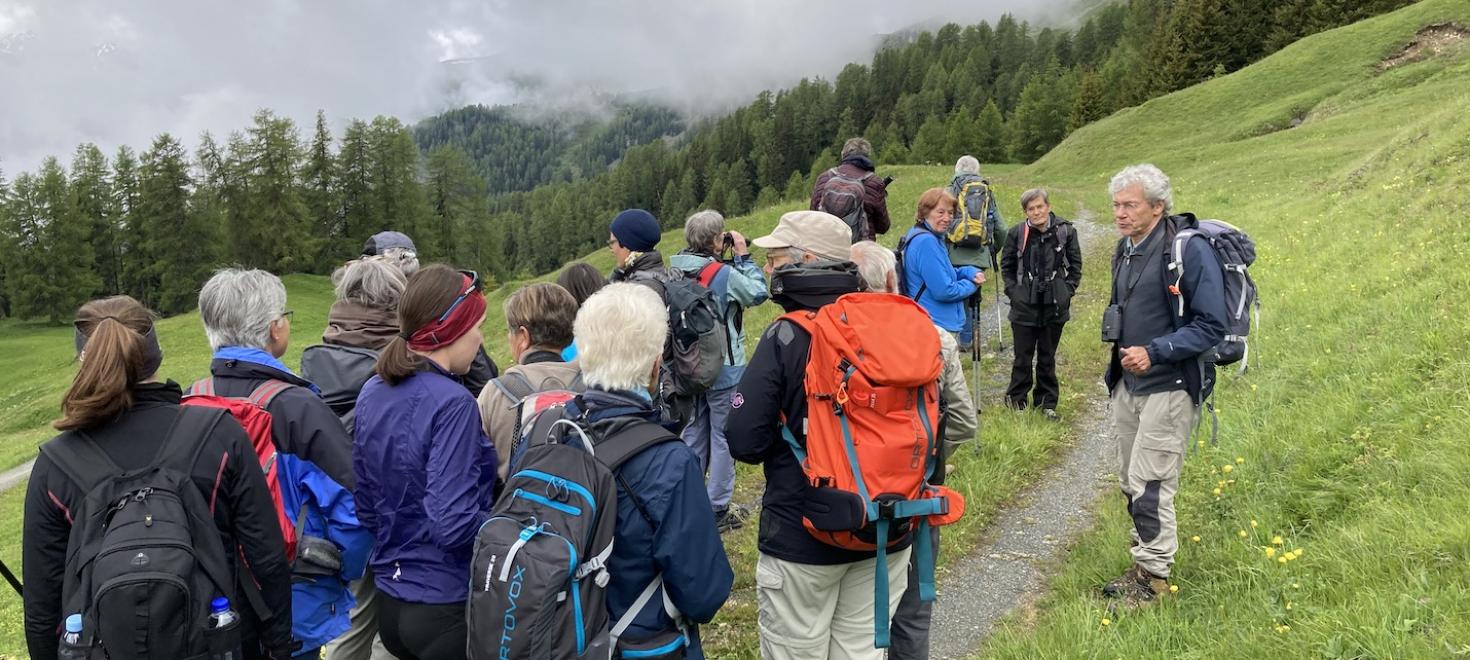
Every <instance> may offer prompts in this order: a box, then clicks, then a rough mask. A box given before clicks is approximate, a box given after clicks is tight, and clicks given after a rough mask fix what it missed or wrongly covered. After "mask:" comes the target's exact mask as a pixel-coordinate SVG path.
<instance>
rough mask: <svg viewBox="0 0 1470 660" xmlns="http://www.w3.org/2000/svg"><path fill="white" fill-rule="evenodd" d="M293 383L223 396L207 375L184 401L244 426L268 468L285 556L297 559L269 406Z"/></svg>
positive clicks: (263, 466)
mask: <svg viewBox="0 0 1470 660" xmlns="http://www.w3.org/2000/svg"><path fill="white" fill-rule="evenodd" d="M291 387H294V385H291V384H290V383H286V382H283V381H279V380H268V381H265V382H264V383H261V384H260V385H259V386H257V387H256V388H255V391H253V392H251V393H250V396H247V397H243V398H242V397H229V396H220V395H218V394H215V392H214V379H213V378H204V379H201V380H199V381H198V382H196V383H194V384H193V385H191V386H190V387H189V389H188V391H186V392H185V393H184V399H183V405H186V406H206V407H209V408H223V409H225V410H228V411H229V413H230V415H231V416H232V417H234V418H235V420H236V421H238V422H240V426H243V427H245V434H246V435H248V436H250V444H251V446H252V447H254V448H255V457H256V458H257V459H258V460H259V461H260V469H261V470H264V471H265V485H266V487H267V488H269V489H270V493H271V503H272V504H274V505H275V507H276V523H277V524H279V525H280V526H281V537H282V538H284V539H286V560H287V561H293V560H295V559H296V544H297V541H298V540H299V538H298V537H297V536H296V523H295V522H293V521H292V520H291V516H290V514H288V513H286V507H285V506H284V504H283V500H282V499H281V476H280V471H279V468H278V466H277V464H276V443H275V441H274V440H273V439H272V438H271V423H272V421H273V420H272V418H271V414H270V412H269V411H267V410H266V409H267V407H269V406H270V404H271V401H273V400H275V398H276V396H277V395H279V394H280V393H281V392H284V391H286V390H287V389H289V388H291ZM209 510H210V511H211V512H213V511H214V498H213V497H211V498H210V501H209Z"/></svg>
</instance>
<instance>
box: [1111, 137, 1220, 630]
mask: <svg viewBox="0 0 1470 660" xmlns="http://www.w3.org/2000/svg"><path fill="white" fill-rule="evenodd" d="M1108 192H1109V193H1111V194H1112V196H1113V220H1114V222H1115V223H1116V224H1117V226H1118V233H1119V234H1122V238H1120V239H1119V240H1118V246H1117V250H1116V251H1115V252H1114V253H1113V285H1112V298H1111V300H1110V301H1109V306H1108V309H1107V311H1106V312H1105V313H1104V315H1103V329H1102V338H1103V341H1105V342H1108V343H1111V344H1112V349H1111V353H1112V356H1111V360H1110V361H1109V364H1108V370H1107V373H1106V375H1105V376H1104V381H1105V382H1106V384H1107V386H1108V390H1109V392H1111V394H1112V418H1113V419H1112V422H1113V435H1114V437H1116V438H1117V442H1118V480H1119V481H1120V484H1121V486H1122V489H1123V494H1124V495H1125V496H1126V497H1127V498H1128V513H1129V515H1130V516H1131V517H1132V519H1133V530H1132V537H1133V546H1132V549H1131V553H1132V555H1133V565H1132V566H1130V567H1129V568H1128V570H1127V571H1125V572H1124V573H1123V575H1122V576H1120V577H1119V578H1117V579H1116V580H1113V581H1112V582H1109V583H1108V584H1107V585H1106V586H1105V587H1103V593H1104V594H1106V595H1108V596H1110V597H1114V598H1122V599H1123V600H1124V602H1126V603H1129V604H1132V605H1143V604H1147V603H1150V602H1152V601H1154V600H1155V599H1157V598H1158V597H1160V596H1163V595H1167V594H1168V593H1169V584H1168V578H1169V574H1170V569H1171V566H1172V565H1173V563H1174V553H1175V551H1176V550H1177V549H1178V547H1179V539H1178V533H1177V527H1176V524H1175V516H1174V494H1175V493H1176V492H1177V491H1178V490H1179V469H1180V467H1181V466H1182V464H1183V462H1184V452H1185V446H1186V444H1188V442H1189V435H1190V431H1191V430H1192V429H1193V428H1194V425H1195V423H1196V421H1197V420H1198V419H1199V406H1200V404H1201V403H1202V402H1203V401H1204V400H1205V399H1206V398H1207V397H1208V396H1209V394H1210V391H1211V389H1212V388H1213V387H1214V384H1215V367H1214V365H1213V364H1211V363H1209V362H1206V361H1204V360H1201V359H1200V357H1201V355H1203V354H1204V353H1205V352H1206V351H1208V350H1210V349H1211V348H1213V347H1214V346H1215V345H1216V344H1218V343H1220V340H1221V339H1223V338H1224V337H1225V328H1226V324H1225V317H1224V314H1223V310H1224V309H1225V289H1224V281H1223V279H1222V276H1221V272H1222V271H1221V266H1220V260H1219V258H1218V257H1216V255H1215V251H1214V249H1213V248H1211V247H1210V245H1209V243H1208V242H1207V241H1206V240H1204V239H1203V237H1201V236H1196V237H1195V238H1194V239H1191V240H1187V241H1185V242H1184V244H1183V249H1182V251H1183V254H1174V251H1175V249H1176V248H1175V245H1174V236H1175V235H1176V234H1177V233H1178V232H1179V231H1181V230H1183V229H1187V228H1191V227H1194V226H1196V224H1197V223H1196V221H1195V218H1194V215H1193V214H1189V213H1184V214H1179V215H1173V214H1172V211H1173V206H1174V192H1173V189H1172V188H1171V187H1170V183H1169V177H1167V176H1165V175H1164V173H1163V172H1161V171H1159V168H1157V167H1154V166H1153V165H1149V164H1143V165H1132V166H1129V167H1126V168H1124V169H1123V170H1122V171H1121V172H1118V174H1117V175H1115V176H1114V177H1113V180H1112V182H1111V183H1110V184H1109V185H1108ZM1181 262H1182V264H1183V266H1182V268H1181V267H1180V265H1179V264H1180V263H1181ZM1181 270H1182V272H1180V271H1181Z"/></svg>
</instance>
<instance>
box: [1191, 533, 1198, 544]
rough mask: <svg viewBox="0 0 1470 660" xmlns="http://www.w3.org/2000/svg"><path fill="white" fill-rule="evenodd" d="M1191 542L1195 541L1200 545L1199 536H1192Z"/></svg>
mask: <svg viewBox="0 0 1470 660" xmlns="http://www.w3.org/2000/svg"><path fill="white" fill-rule="evenodd" d="M1189 540H1191V541H1194V542H1195V543H1199V535H1198V534H1196V535H1194V536H1191V537H1189Z"/></svg>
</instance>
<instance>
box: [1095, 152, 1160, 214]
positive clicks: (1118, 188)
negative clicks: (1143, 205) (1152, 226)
mask: <svg viewBox="0 0 1470 660" xmlns="http://www.w3.org/2000/svg"><path fill="white" fill-rule="evenodd" d="M1132 185H1137V186H1139V187H1140V188H1142V189H1143V198H1144V199H1146V200H1148V203H1149V204H1158V203H1160V202H1162V203H1163V204H1164V213H1170V212H1172V211H1173V210H1174V188H1173V187H1172V186H1171V185H1170V184H1169V177H1168V175H1166V174H1164V172H1163V171H1162V170H1160V169H1159V168H1157V167H1154V166H1153V164H1151V163H1143V164H1141V165H1129V166H1128V167H1125V168H1123V171H1121V172H1118V173H1117V174H1115V175H1113V180H1112V182H1111V183H1109V184H1108V194H1110V195H1116V194H1118V193H1120V192H1122V191H1123V189H1124V188H1127V187H1128V186H1132Z"/></svg>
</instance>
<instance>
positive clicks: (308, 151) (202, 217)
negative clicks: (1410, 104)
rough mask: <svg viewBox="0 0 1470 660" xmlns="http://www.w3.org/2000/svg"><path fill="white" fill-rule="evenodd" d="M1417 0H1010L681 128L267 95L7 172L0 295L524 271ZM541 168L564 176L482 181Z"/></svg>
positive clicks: (1048, 121) (1006, 153)
mask: <svg viewBox="0 0 1470 660" xmlns="http://www.w3.org/2000/svg"><path fill="white" fill-rule="evenodd" d="M1404 4H1407V0H1370V1H1368V2H1349V1H1347V0H1291V1H1289V2H1267V1H1266V0H1132V1H1131V2H1127V3H1118V4H1108V5H1104V6H1102V7H1100V8H1095V9H1093V10H1092V11H1090V12H1089V14H1088V17H1087V18H1086V20H1085V21H1084V22H1083V23H1082V24H1081V26H1080V27H1079V28H1078V29H1077V30H1076V31H1075V32H1072V31H1066V30H1059V29H1055V28H1051V27H1043V28H1040V29H1037V28H1035V27H1033V26H1031V25H1028V24H1027V23H1025V22H1021V21H1017V20H1016V19H1014V18H1012V17H1010V16H1003V17H1002V18H1001V19H1000V20H998V21H997V22H996V23H995V24H994V25H991V24H989V23H979V24H976V25H971V26H964V27H962V26H959V25H955V24H949V25H945V26H944V27H942V28H940V29H939V30H937V31H935V32H922V33H918V34H913V35H905V36H895V37H893V38H891V39H890V40H889V41H888V43H886V44H885V46H884V47H883V48H882V49H880V50H879V52H878V53H877V54H875V55H874V57H873V59H872V61H871V62H870V63H868V64H851V65H848V66H847V67H846V68H845V69H843V70H842V72H841V73H839V74H838V75H837V76H836V78H835V79H834V80H832V81H827V80H823V79H806V80H802V81H801V82H800V83H798V84H796V85H794V86H792V87H790V88H788V89H784V90H780V91H775V92H764V93H762V94H760V95H759V96H758V97H757V98H756V99H755V100H754V101H753V102H751V103H750V104H749V105H746V106H744V107H741V108H738V109H736V110H734V111H733V112H731V113H730V114H729V115H726V116H724V117H720V118H711V119H704V120H702V121H699V122H698V123H696V124H695V125H694V126H692V127H689V128H688V129H687V130H686V131H685V132H684V133H683V137H682V138H681V139H679V140H678V141H675V142H671V141H667V140H663V139H658V136H659V135H661V134H663V133H665V132H668V131H670V130H672V129H673V127H674V125H675V124H676V120H674V118H672V117H670V116H667V115H665V114H662V113H661V112H660V111H657V110H648V109H634V108H632V107H630V108H627V109H624V110H623V111H620V112H619V113H618V114H617V115H616V116H615V117H614V119H613V120H612V121H611V122H609V123H607V124H604V125H600V126H580V127H576V128H575V129H573V128H572V127H570V126H569V125H561V124H557V123H555V122H553V123H552V124H550V125H547V126H544V127H541V128H535V127H527V126H521V125H515V124H514V123H512V122H508V121H507V120H506V118H507V117H508V114H507V111H505V110H503V109H499V110H497V109H483V108H470V109H466V110H461V111H456V112H455V113H450V114H448V115H445V116H441V117H438V118H434V119H431V120H426V121H425V122H423V124H422V125H421V126H420V127H419V128H418V129H417V140H416V135H415V131H413V130H410V129H409V128H408V127H406V126H405V125H404V124H403V123H402V122H400V121H399V120H398V119H394V118H391V117H378V118H375V119H373V120H372V121H371V122H367V121H361V120H354V121H352V122H351V123H349V124H348V125H347V126H346V128H345V130H343V131H342V133H341V135H333V134H332V133H331V131H330V130H329V129H328V124H327V121H326V118H325V116H324V115H323V114H321V113H319V114H318V117H317V121H316V125H315V127H314V130H312V131H311V135H310V136H305V135H303V134H302V131H301V129H300V128H299V127H297V126H296V125H295V124H294V122H292V121H291V120H289V119H286V118H282V117H279V116H277V115H275V114H273V113H272V112H271V111H269V110H261V111H260V112H259V113H258V114H257V115H256V117H255V120H254V122H253V123H252V124H251V125H250V126H248V127H246V128H244V129H243V130H242V131H239V132H235V133H232V134H231V135H229V136H228V137H227V138H225V139H224V141H223V143H221V142H220V141H219V140H218V139H216V138H215V137H213V136H210V135H207V134H206V135H203V136H200V138H199V140H198V145H197V147H196V148H195V149H194V151H193V153H192V154H191V153H190V151H189V150H188V149H187V148H186V147H185V145H184V143H183V142H181V141H180V139H179V138H177V137H175V136H171V135H167V134H164V135H160V136H158V138H156V139H155V140H154V142H153V143H152V144H151V145H149V146H147V147H146V148H144V149H142V150H141V153H139V152H136V151H134V150H133V149H130V148H127V147H124V148H121V149H119V150H118V151H117V152H116V153H115V154H114V155H113V156H112V158H110V159H109V158H108V157H107V156H106V155H105V154H103V153H102V152H101V151H100V150H99V149H97V148H96V147H95V146H92V145H82V146H80V147H78V148H77V150H76V152H75V154H73V156H72V158H71V167H70V170H68V169H66V168H65V167H63V165H62V164H61V162H60V161H58V160H56V159H51V160H48V161H47V162H46V163H44V164H43V165H42V166H41V167H40V168H39V170H37V171H35V172H26V173H21V174H16V175H14V180H13V181H8V182H7V181H6V179H5V177H4V176H3V174H0V313H4V314H13V315H16V316H21V317H35V318H45V319H49V320H51V321H53V322H55V321H60V320H62V319H63V318H65V317H66V316H67V315H69V314H70V313H71V311H72V310H74V309H75V308H76V306H77V304H79V303H80V302H81V301H82V300H84V299H86V298H88V297H90V296H94V295H99V294H104V293H114V292H125V293H129V294H132V295H134V296H136V297H138V298H140V299H141V300H143V301H144V302H146V303H147V304H149V305H151V306H153V307H154V308H156V309H158V310H160V311H162V312H164V313H177V312H181V311H184V310H187V309H189V308H190V307H191V306H192V305H193V301H194V296H195V292H196V291H197V287H198V286H199V284H200V282H202V281H203V279H204V276H205V275H206V274H207V273H208V272H209V271H210V270H211V269H213V268H215V267H217V266H219V265H221V264H226V263H234V264H242V265H246V266H255V267H261V268H267V269H271V270H274V271H278V272H314V273H324V272H328V271H329V270H330V269H331V268H332V267H333V266H334V265H335V264H338V263H341V262H342V261H343V260H344V259H347V258H350V257H351V256H353V255H355V254H356V253H357V251H358V248H359V246H360V245H361V243H362V241H363V239H364V238H365V237H366V236H368V235H370V234H372V233H374V232H376V231H379V230H382V229H387V228H390V227H391V228H395V229H399V230H402V231H405V232H408V233H409V234H411V235H412V236H413V237H414V239H415V241H416V242H417V243H418V245H419V248H420V252H421V253H422V255H423V257H424V258H425V259H427V260H431V261H451V262H454V263H457V264H460V265H463V266H466V267H471V268H475V269H477V270H479V271H481V272H483V273H486V274H488V275H493V277H494V278H496V279H499V280H502V281H503V280H505V279H509V278H519V277H523V276H526V275H530V274H534V273H541V272H545V271H548V270H550V269H553V268H555V267H556V266H558V265H560V264H561V263H563V262H565V261H566V260H568V259H571V258H573V257H575V256H576V255H579V254H582V253H585V252H587V251H588V250H590V249H593V248H595V247H596V246H598V245H600V244H601V242H602V241H603V240H604V239H605V238H606V232H605V224H606V221H607V219H608V218H609V217H611V215H612V214H613V213H615V212H616V211H617V210H619V209H622V208H627V207H642V208H647V209H649V210H652V211H654V212H655V213H656V214H657V215H658V216H659V218H660V219H662V220H663V222H664V223H665V224H666V226H672V225H673V224H675V223H677V222H679V221H680V220H682V218H683V217H684V216H685V214H687V213H688V212H689V211H691V210H693V209H696V208H699V207H712V208H715V209H719V210H721V211H723V212H725V213H727V214H730V215H736V214H740V213H744V212H746V211H749V210H750V209H751V208H753V207H755V206H757V205H759V204H762V203H766V202H770V201H772V200H774V199H776V198H777V197H779V196H780V193H782V192H785V193H787V194H793V195H794V194H797V193H799V192H801V191H803V190H805V189H806V188H807V187H809V186H810V182H811V180H812V178H813V176H814V175H815V174H816V173H819V172H820V171H821V170H823V169H825V168H827V167H830V166H831V165H833V164H834V163H835V160H836V158H835V155H834V151H833V150H834V149H835V148H836V146H837V145H840V144H841V142H842V141H843V140H844V139H846V138H848V137H851V136H853V135H864V136H866V137H867V138H868V139H869V140H870V141H872V142H873V144H874V145H875V147H876V151H877V154H876V157H877V159H878V160H879V161H880V162H882V163H888V164H892V163H905V162H916V163H922V162H950V161H951V160H952V159H953V158H955V157H956V156H957V155H959V154H961V153H972V154H975V155H976V156H978V157H980V159H981V160H982V161H985V162H998V161H1005V160H1012V161H1023V162H1029V161H1031V160H1034V159H1036V158H1037V157H1039V156H1041V155H1042V154H1044V153H1046V152H1047V151H1048V150H1049V149H1051V147H1053V146H1054V145H1056V144H1057V143H1058V142H1060V141H1061V140H1062V139H1063V138H1064V137H1066V135H1068V134H1069V133H1070V132H1071V131H1072V130H1075V129H1076V128H1078V127H1080V126H1083V125H1085V124H1087V123H1089V122H1091V121H1094V120H1096V119H1099V118H1101V117H1104V116H1107V115H1109V114H1111V113H1112V112H1114V111H1115V110H1118V109H1120V108H1124V107H1129V106H1133V105H1137V104H1139V103H1142V102H1143V101H1146V100H1148V99H1150V98H1153V97H1156V96H1158V95H1160V94H1164V93H1167V92H1170V91H1173V90H1175V89H1179V88H1182V87H1185V86H1188V85H1190V84H1193V83H1195V82H1199V81H1201V80H1204V79H1207V78H1210V77H1212V76H1216V75H1219V74H1223V73H1228V72H1230V71H1233V70H1235V69H1238V68H1240V67H1242V66H1244V65H1245V64H1247V63H1249V62H1252V61H1254V60H1256V59H1259V58H1260V57H1263V56H1265V55H1266V54H1268V53H1270V52H1272V51H1274V50H1275V49H1277V48H1279V47H1280V46H1282V45H1284V44H1286V43H1290V42H1291V41H1293V40H1295V39H1296V38H1298V37H1299V36H1302V35H1304V34H1309V33H1312V32H1316V31H1320V30H1322V29H1325V28H1328V27H1332V26H1334V25H1339V24H1344V23H1347V22H1351V21H1353V20H1356V19H1358V18H1360V17H1363V16H1367V15H1371V14H1374V13H1378V12H1382V11H1385V10H1388V9H1392V8H1394V7H1397V6H1401V5H1404ZM563 131H566V136H565V137H558V135H559V134H560V133H561V132H563ZM639 142H642V143H641V144H635V143H639ZM626 145H633V146H626ZM625 146H626V149H624V147H625ZM466 150H470V153H468V154H467V153H466ZM619 150H622V151H621V154H620V156H619V155H618V151H619ZM614 159H617V163H616V165H614V166H613V167H611V168H607V167H605V164H606V163H611V162H613V160H614ZM541 181H553V182H554V183H549V184H546V185H538V186H536V187H535V188H534V189H532V190H529V191H521V192H505V193H502V194H497V195H487V194H486V193H487V192H488V191H512V190H516V189H517V188H523V187H525V186H528V185H534V184H536V183H538V182H541Z"/></svg>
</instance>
